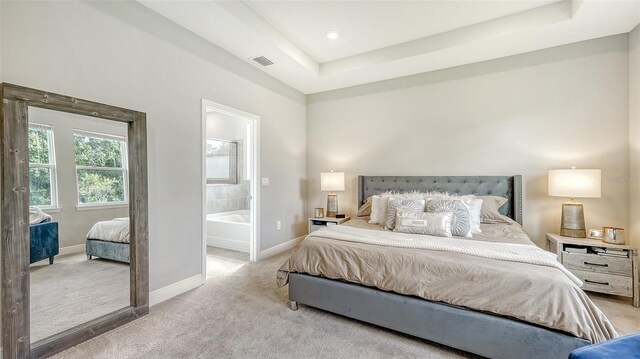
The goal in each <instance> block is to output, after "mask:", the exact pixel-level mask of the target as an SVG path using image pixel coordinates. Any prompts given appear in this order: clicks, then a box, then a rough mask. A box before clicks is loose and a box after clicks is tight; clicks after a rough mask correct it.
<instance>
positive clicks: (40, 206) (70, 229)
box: [29, 107, 130, 342]
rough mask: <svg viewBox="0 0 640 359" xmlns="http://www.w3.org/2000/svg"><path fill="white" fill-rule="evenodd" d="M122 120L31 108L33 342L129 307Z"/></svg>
mask: <svg viewBox="0 0 640 359" xmlns="http://www.w3.org/2000/svg"><path fill="white" fill-rule="evenodd" d="M128 184H129V183H128V163H127V125H126V124H125V123H120V122H116V121H109V120H103V119H96V118H92V117H87V116H80V115H74V114H70V113H66V112H57V111H51V110H44V109H39V108H33V107H31V108H29V185H30V197H29V201H30V218H29V219H30V248H31V253H30V262H31V266H30V279H31V341H32V342H35V341H38V340H41V339H44V338H47V337H49V336H51V335H53V334H56V333H59V332H61V331H64V330H66V329H70V328H72V327H75V326H77V325H79V324H82V323H85V322H87V321H90V320H92V319H95V318H98V317H100V316H103V315H105V314H108V313H111V312H113V311H115V310H118V309H120V308H123V307H126V306H128V305H129V301H130V299H129V284H130V282H129V281H130V279H129V272H130V271H129V253H130V251H129V204H128V199H129V194H128Z"/></svg>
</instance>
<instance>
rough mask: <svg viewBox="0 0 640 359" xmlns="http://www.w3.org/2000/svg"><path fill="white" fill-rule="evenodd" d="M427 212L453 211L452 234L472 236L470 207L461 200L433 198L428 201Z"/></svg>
mask: <svg viewBox="0 0 640 359" xmlns="http://www.w3.org/2000/svg"><path fill="white" fill-rule="evenodd" d="M427 212H431V213H441V212H451V213H453V216H452V218H451V234H453V235H454V236H457V237H471V222H470V220H469V217H470V216H469V207H467V206H466V205H465V204H464V203H463V202H462V201H461V200H458V199H455V200H446V199H441V200H431V201H429V202H427Z"/></svg>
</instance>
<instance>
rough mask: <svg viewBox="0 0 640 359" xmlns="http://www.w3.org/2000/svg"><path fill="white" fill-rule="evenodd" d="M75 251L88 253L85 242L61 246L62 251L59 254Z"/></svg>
mask: <svg viewBox="0 0 640 359" xmlns="http://www.w3.org/2000/svg"><path fill="white" fill-rule="evenodd" d="M75 253H87V252H86V249H85V245H84V244H78V245H75V246H68V247H62V248H60V253H58V255H61V256H64V255H67V254H75Z"/></svg>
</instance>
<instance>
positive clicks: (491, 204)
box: [477, 196, 509, 224]
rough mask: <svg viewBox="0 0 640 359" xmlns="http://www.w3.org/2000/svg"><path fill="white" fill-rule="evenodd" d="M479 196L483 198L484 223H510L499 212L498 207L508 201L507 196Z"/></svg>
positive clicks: (482, 214) (482, 219)
mask: <svg viewBox="0 0 640 359" xmlns="http://www.w3.org/2000/svg"><path fill="white" fill-rule="evenodd" d="M477 198H478V199H481V200H482V212H481V213H480V220H481V221H482V223H489V224H495V223H509V221H507V220H506V219H504V217H503V216H502V215H501V214H500V212H498V209H500V207H502V206H503V205H504V204H505V203H507V201H508V200H507V199H506V198H504V197H499V196H477Z"/></svg>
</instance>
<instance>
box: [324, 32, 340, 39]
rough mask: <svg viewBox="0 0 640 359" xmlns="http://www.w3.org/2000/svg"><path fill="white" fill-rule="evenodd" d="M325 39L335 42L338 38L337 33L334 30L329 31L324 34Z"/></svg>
mask: <svg viewBox="0 0 640 359" xmlns="http://www.w3.org/2000/svg"><path fill="white" fill-rule="evenodd" d="M326 35H327V38H328V39H331V40H335V39H337V38H338V32H337V31H335V30H329V31H327V32H326Z"/></svg>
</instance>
